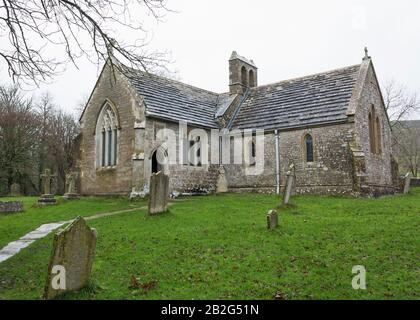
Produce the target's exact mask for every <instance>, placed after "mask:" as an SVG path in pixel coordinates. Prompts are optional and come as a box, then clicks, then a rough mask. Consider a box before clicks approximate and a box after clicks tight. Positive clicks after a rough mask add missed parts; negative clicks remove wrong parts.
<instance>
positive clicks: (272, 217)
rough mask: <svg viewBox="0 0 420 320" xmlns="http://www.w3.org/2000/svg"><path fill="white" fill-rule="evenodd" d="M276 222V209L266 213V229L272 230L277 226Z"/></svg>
mask: <svg viewBox="0 0 420 320" xmlns="http://www.w3.org/2000/svg"><path fill="white" fill-rule="evenodd" d="M278 224H279V222H278V214H277V211H276V210H270V211H269V212H268V214H267V229H268V230H274V229H276V228H277V226H278Z"/></svg>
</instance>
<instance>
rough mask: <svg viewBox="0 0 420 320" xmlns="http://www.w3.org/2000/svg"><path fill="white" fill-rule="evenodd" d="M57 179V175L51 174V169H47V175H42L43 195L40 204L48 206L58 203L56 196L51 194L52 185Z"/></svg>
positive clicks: (39, 200)
mask: <svg viewBox="0 0 420 320" xmlns="http://www.w3.org/2000/svg"><path fill="white" fill-rule="evenodd" d="M55 177H56V175H54V174H51V170H50V169H45V173H44V174H41V179H42V189H43V190H42V192H43V194H42V195H41V197H40V198H39V199H38V203H39V204H42V205H47V204H55V203H56V200H55V199H54V195H52V194H51V183H52V180H53V179H54V178H55Z"/></svg>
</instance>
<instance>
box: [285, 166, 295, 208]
mask: <svg viewBox="0 0 420 320" xmlns="http://www.w3.org/2000/svg"><path fill="white" fill-rule="evenodd" d="M294 187H295V174H294V165H291V166H290V171H288V172H287V178H286V186H285V187H284V193H283V204H289V201H290V197H291V195H292V192H293V188H294Z"/></svg>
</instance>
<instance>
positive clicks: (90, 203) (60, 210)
mask: <svg viewBox="0 0 420 320" xmlns="http://www.w3.org/2000/svg"><path fill="white" fill-rule="evenodd" d="M0 201H22V202H23V207H24V210H25V211H24V212H22V213H17V214H8V215H0V248H3V247H4V246H5V245H7V244H8V243H9V242H11V241H15V240H17V239H18V238H20V237H21V236H23V235H25V234H26V233H28V232H30V231H32V230H34V229H36V228H38V227H40V226H41V225H42V224H44V223H49V222H59V221H67V220H71V219H74V218H76V217H77V216H79V215H81V216H84V217H87V216H91V215H95V214H98V213H102V212H112V211H117V210H121V209H129V208H130V207H132V206H135V207H137V206H139V205H138V204H136V203H135V202H133V203H130V202H129V201H127V200H126V199H124V198H117V197H115V198H94V197H86V198H82V199H81V200H72V201H67V200H64V199H62V198H61V199H58V205H55V206H48V207H44V208H38V207H36V204H37V201H38V198H37V197H21V198H0Z"/></svg>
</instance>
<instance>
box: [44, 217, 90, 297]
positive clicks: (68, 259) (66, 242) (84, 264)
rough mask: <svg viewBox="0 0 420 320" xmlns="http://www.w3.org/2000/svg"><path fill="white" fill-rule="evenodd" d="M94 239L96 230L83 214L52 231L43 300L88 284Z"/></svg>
mask: <svg viewBox="0 0 420 320" xmlns="http://www.w3.org/2000/svg"><path fill="white" fill-rule="evenodd" d="M96 238H97V234H96V230H95V229H91V228H89V226H88V225H87V224H86V221H85V220H84V219H83V218H82V217H78V218H76V219H75V220H74V221H73V222H72V223H71V224H70V225H69V226H67V227H66V228H65V229H64V230H60V231H59V232H58V233H56V234H55V236H54V242H53V249H52V254H51V258H50V264H49V266H48V275H47V282H46V284H45V290H44V298H45V299H53V298H55V297H57V296H58V295H60V294H63V293H65V292H68V291H74V290H80V289H82V288H83V287H85V286H86V285H87V284H88V282H89V278H90V274H91V271H92V265H93V260H94V256H95V249H96ZM57 279H59V281H58V280H57Z"/></svg>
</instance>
